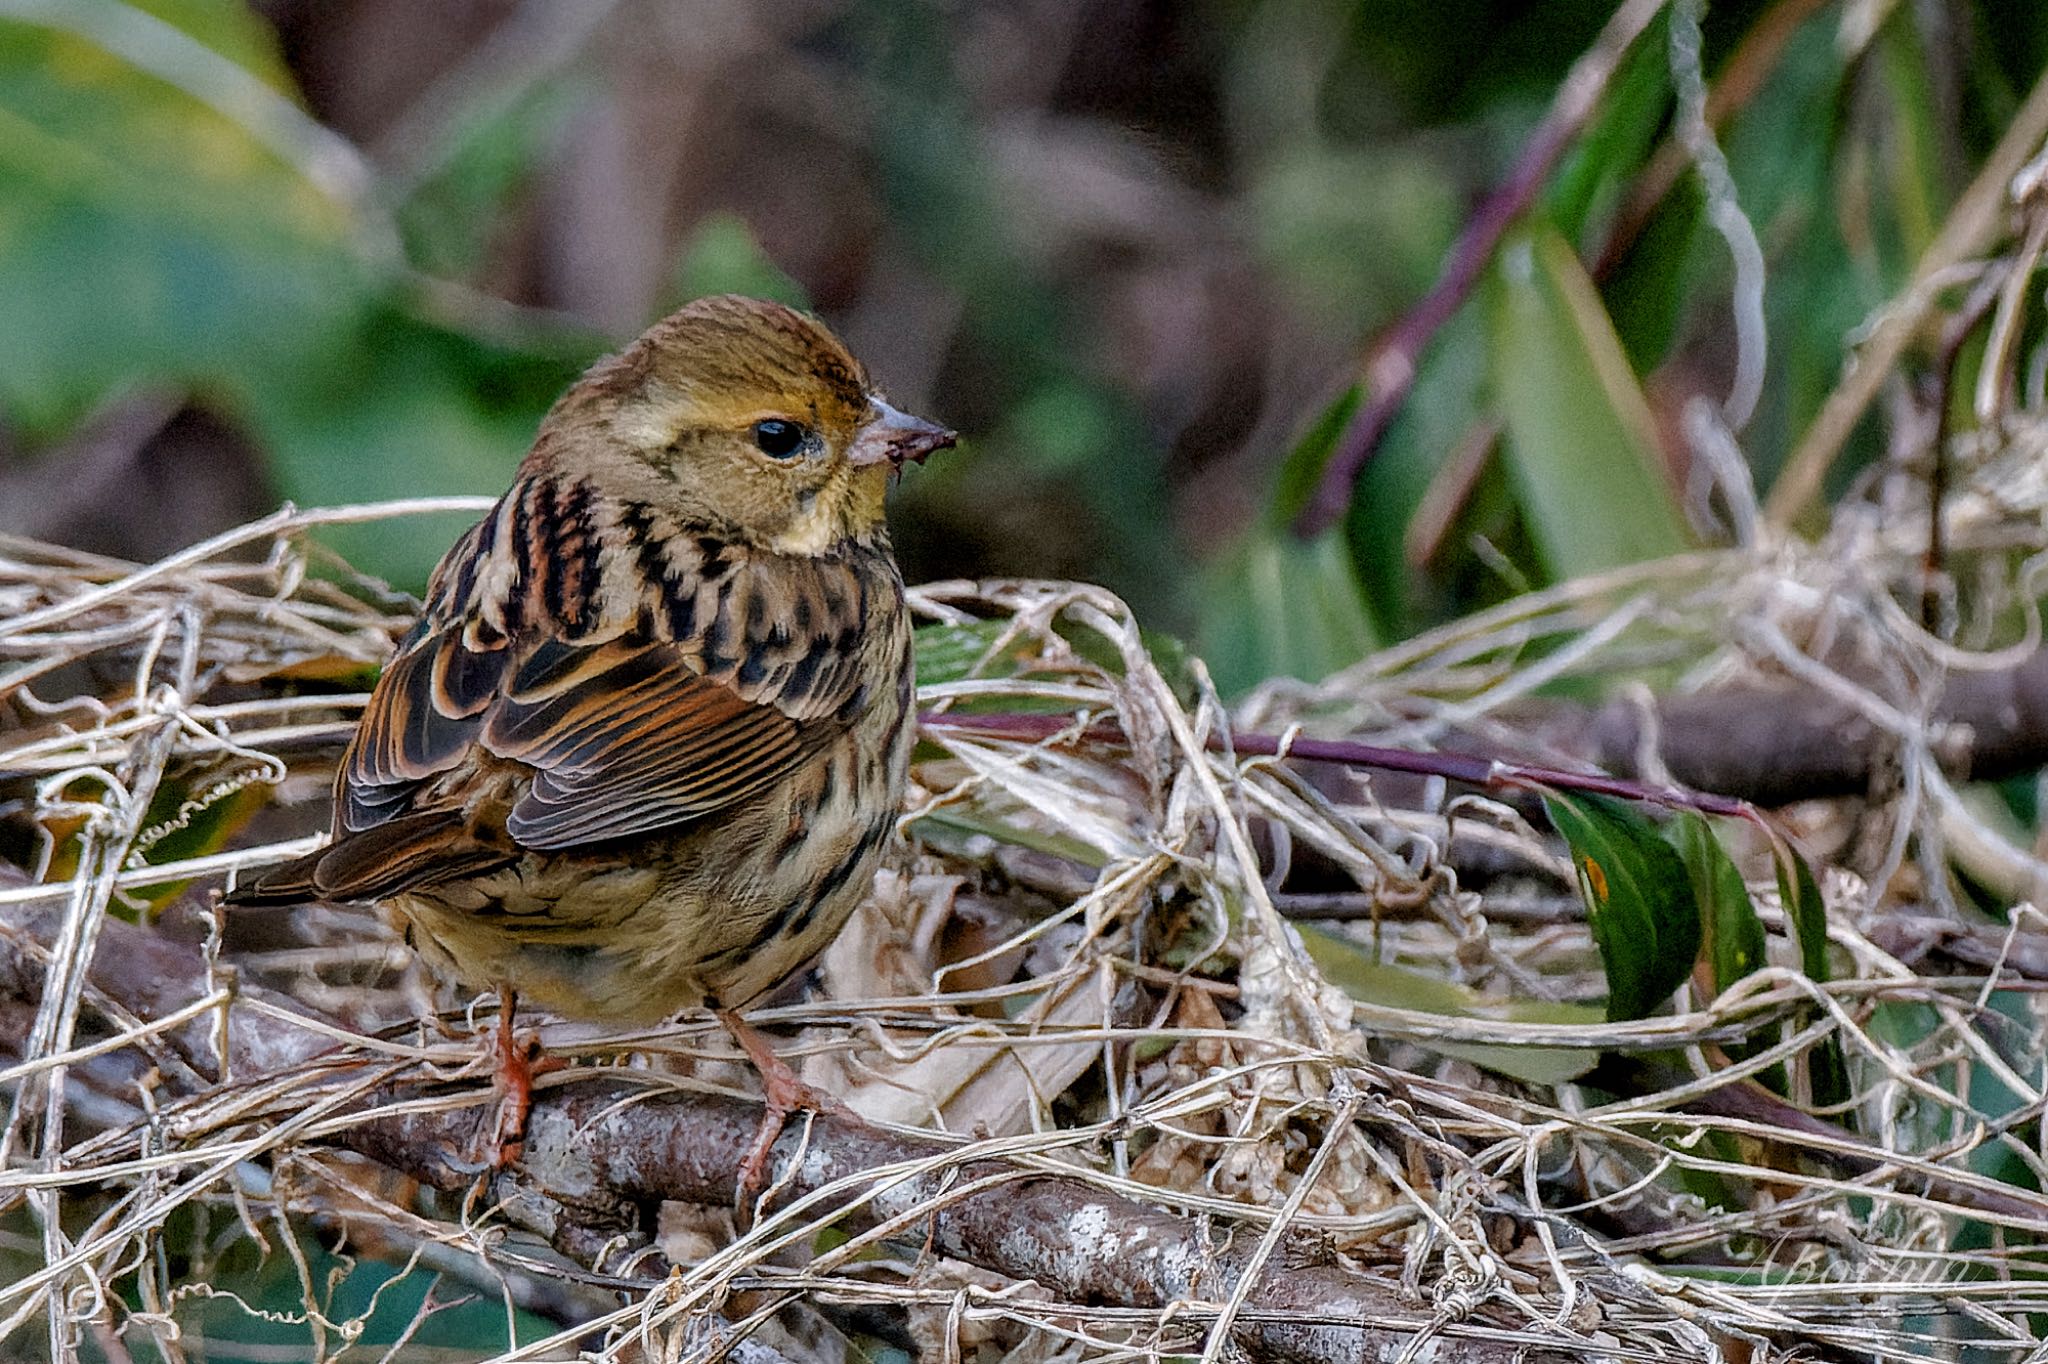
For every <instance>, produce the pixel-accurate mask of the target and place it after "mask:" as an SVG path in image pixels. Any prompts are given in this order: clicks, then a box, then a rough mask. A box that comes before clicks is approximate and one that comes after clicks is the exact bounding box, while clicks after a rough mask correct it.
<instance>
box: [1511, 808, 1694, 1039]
mask: <svg viewBox="0 0 2048 1364" xmlns="http://www.w3.org/2000/svg"><path fill="white" fill-rule="evenodd" d="M1543 804H1544V808H1545V809H1547V810H1548V811H1549V812H1550V822H1551V823H1552V824H1553V825H1555V826H1556V828H1557V831H1558V832H1559V833H1560V834H1562V835H1564V840H1565V843H1566V844H1567V845H1568V846H1569V847H1570V848H1571V854H1572V866H1573V868H1574V869H1575V870H1576V871H1577V872H1578V876H1579V890H1580V893H1581V894H1583V895H1584V896H1585V899H1586V911H1587V913H1588V915H1589V916H1590V918H1591V920H1592V927H1593V940H1594V942H1596V943H1597V944H1598V945H1599V947H1600V960H1601V962H1602V963H1603V964H1604V965H1605V966H1606V968H1607V1016H1608V1017H1609V1018H1611V1019H1616V1020H1620V1019H1629V1018H1643V1017H1645V1016H1647V1015H1648V1014H1649V1013H1650V1012H1651V1011H1652V1010H1654V1009H1656V1008H1658V1007H1660V1006H1661V1005H1662V1004H1663V1003H1664V1002H1665V1001H1666V1000H1667V999H1669V998H1670V997H1671V992H1672V991H1674V990H1676V989H1677V988H1678V987H1679V986H1680V985H1681V984H1683V983H1684V981H1685V978H1686V977H1687V976H1688V975H1690V974H1691V973H1692V967H1693V962H1694V961H1696V960H1697V959H1698V957H1699V953H1700V907H1699V901H1698V900H1697V899H1696V898H1695V896H1694V894H1693V887H1692V878H1691V876H1690V875H1689V874H1688V873H1687V871H1686V868H1685V863H1684V862H1682V861H1681V860H1680V859H1679V856H1678V854H1677V853H1676V852H1675V851H1673V849H1672V847H1671V845H1670V844H1669V843H1666V842H1665V841H1664V839H1663V838H1662V836H1661V835H1660V834H1659V833H1658V830H1657V826H1656V825H1655V824H1653V823H1651V822H1650V820H1649V818H1648V817H1647V816H1646V815H1644V814H1643V813H1642V812H1641V811H1640V810H1638V809H1636V808H1635V807H1634V806H1632V805H1630V804H1628V803H1627V802H1625V801H1620V800H1616V799H1614V798H1613V797H1611V796H1599V795H1593V794H1590V793H1587V792H1577V791H1574V792H1571V793H1569V794H1567V793H1565V792H1559V791H1546V792H1544V793H1543Z"/></svg>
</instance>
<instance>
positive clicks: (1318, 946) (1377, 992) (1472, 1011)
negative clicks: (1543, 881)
mask: <svg viewBox="0 0 2048 1364" xmlns="http://www.w3.org/2000/svg"><path fill="white" fill-rule="evenodd" d="M1296 930H1297V931H1298V932H1299V933H1300V934H1301V941H1302V944H1303V946H1305V947H1307V948H1308V954H1309V956H1310V957H1311V958H1313V959H1314V961H1315V963H1316V966H1317V967H1318V968H1319V969H1321V971H1322V973H1323V974H1324V975H1325V976H1327V977H1328V978H1329V979H1330V981H1331V983H1332V984H1334V985H1336V986H1337V987H1338V988H1340V989H1342V990H1343V991H1344V992H1345V993H1346V994H1348V995H1350V996H1351V997H1352V998H1353V999H1358V1000H1363V1001H1365V1002H1366V1003H1369V1004H1383V1005H1386V1006H1388V1007H1390V1008H1396V1009H1413V1010H1415V1011H1416V1012H1418V1013H1430V1014H1441V1015H1444V1016H1445V1017H1448V1018H1497V1019H1502V1020H1505V1021H1507V1022H1511V1023H1594V1022H1598V1021H1599V1018H1600V1011H1599V1010H1598V1009H1595V1008H1592V1007H1590V1006H1589V1005H1584V1004H1567V1003H1559V1002H1556V1001H1553V1000H1541V999H1525V1000H1506V1001H1501V1000H1491V999H1487V998H1486V997H1484V996H1482V995H1480V994H1479V993H1478V992H1476V991H1473V990H1468V989H1466V988H1465V987H1464V986H1462V985H1456V984H1453V983H1452V982H1450V981H1447V980H1444V979H1442V978H1441V977H1438V976H1431V975H1424V974H1423V973H1422V972H1420V971H1410V970H1408V969H1406V968H1405V967H1400V966H1389V965H1386V964H1385V963H1383V962H1379V961H1376V960H1374V959H1373V957H1372V956H1371V955H1370V954H1368V953H1367V952H1366V951H1365V950H1364V949H1363V948H1362V947H1360V946H1359V945H1358V944H1357V943H1355V942H1352V941H1351V940H1350V939H1349V938H1345V937H1341V936H1339V935H1337V934H1335V933H1331V932H1328V931H1326V930H1323V929H1319V928H1316V927H1314V926H1313V925H1309V924H1298V925H1296ZM1427 1046H1428V1047H1429V1049H1430V1050H1431V1051H1435V1052H1441V1053H1442V1054H1443V1055H1445V1056H1454V1057H1457V1058H1458V1059H1459V1060H1461V1061H1470V1062H1471V1063H1472V1064H1473V1065H1475V1066H1480V1067H1483V1068H1485V1069H1487V1070H1490V1071H1494V1072H1496V1073H1497V1074H1501V1075H1507V1076H1512V1077H1513V1078H1514V1079H1517V1080H1524V1081H1527V1082H1528V1083H1530V1084H1537V1085H1561V1084H1566V1083H1569V1082H1570V1081H1572V1080H1576V1079H1578V1078H1579V1077H1580V1076H1581V1075H1584V1074H1585V1073H1586V1072H1587V1071H1589V1070H1591V1069H1593V1067H1594V1066H1596V1065H1598V1064H1599V1062H1600V1053H1599V1052H1597V1051H1592V1050H1583V1049H1568V1048H1563V1047H1515V1046H1507V1045H1505V1044H1503V1045H1499V1046H1495V1045H1492V1044H1485V1043H1467V1042H1430V1043H1428V1044H1427Z"/></svg>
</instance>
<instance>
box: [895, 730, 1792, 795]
mask: <svg viewBox="0 0 2048 1364" xmlns="http://www.w3.org/2000/svg"><path fill="white" fill-rule="evenodd" d="M919 723H921V724H922V725H923V726H924V727H925V728H926V729H941V730H951V731H954V732H956V733H968V734H984V735H988V736H990V737H992V738H1002V739H1027V740H1028V739H1050V738H1054V737H1056V736H1058V735H1062V734H1068V733H1071V732H1073V731H1074V727H1075V726H1074V720H1073V717H1071V716H1065V715H1034V714H1028V713H1024V714H973V715H957V714H953V713H951V712H934V711H927V712H926V713H925V714H923V715H922V716H920V717H919ZM1082 734H1083V735H1085V737H1087V738H1089V739H1091V740H1096V741H1099V742H1119V741H1121V738H1122V731H1121V730H1119V729H1118V728H1117V727H1116V726H1115V725H1114V723H1112V722H1109V721H1100V722H1097V723H1096V724H1094V725H1091V726H1089V727H1088V728H1087V729H1086V730H1084V731H1082ZM1207 746H1208V748H1209V749H1210V751H1211V752H1226V751H1229V752H1236V753H1241V754H1249V755H1251V756H1253V757H1265V758H1298V759H1301V760H1302V761H1304V762H1326V763H1339V764H1342V765H1343V766H1346V767H1374V768H1378V769H1380V770H1381V771H1385V772H1407V773H1412V774H1414V775H1416V776H1423V777H1442V778H1443V779H1444V780H1446V781H1456V782H1464V783H1466V784H1467V785H1471V786H1477V787H1480V788H1482V789H1483V790H1488V791H1526V790H1535V789H1542V788H1555V789H1557V790H1561V791H1587V792H1593V793H1597V794H1600V795H1608V796H1619V797H1620V798H1622V799H1623V800H1640V801H1647V802H1649V803H1651V804H1653V805H1666V806H1670V807H1671V808H1673V809H1678V810H1697V811H1699V812H1700V813H1702V814H1708V815H1725V816H1728V817H1729V818H1732V819H1746V820H1750V821H1752V822H1756V821H1758V820H1759V819H1760V818H1761V816H1760V815H1759V814H1758V812H1757V810H1756V808H1755V807H1754V806H1752V805H1750V804H1749V803H1748V802H1747V801H1741V800H1730V799H1728V798H1727V797H1724V796H1716V795H1709V794H1707V793H1705V792H1702V791H1681V790H1679V789H1678V788H1677V787H1673V786H1655V785H1651V784H1649V783H1647V782H1639V781H1629V780H1626V779H1624V778H1621V777H1610V776H1608V775H1607V774H1606V773H1604V772H1571V771H1567V770H1565V769H1564V768H1560V767H1544V766H1540V765H1537V764H1533V763H1518V762H1508V761H1504V760H1502V759H1498V758H1479V757H1473V756H1472V755H1470V754H1465V753H1432V752H1425V751H1423V750H1420V749H1412V748H1382V747H1380V746H1378V745H1376V744H1360V743H1352V742H1351V741H1349V740H1346V739H1311V738H1305V737H1302V736H1293V737H1287V736H1281V735H1274V734H1232V735H1230V736H1228V738H1227V739H1226V738H1225V737H1224V736H1222V735H1218V734H1211V735H1210V736H1209V737H1208V741H1207Z"/></svg>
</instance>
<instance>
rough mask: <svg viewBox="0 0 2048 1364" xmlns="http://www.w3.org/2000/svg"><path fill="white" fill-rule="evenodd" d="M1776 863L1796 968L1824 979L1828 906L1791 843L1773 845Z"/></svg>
mask: <svg viewBox="0 0 2048 1364" xmlns="http://www.w3.org/2000/svg"><path fill="white" fill-rule="evenodd" d="M1775 852H1776V857H1777V864H1778V896H1779V898H1780V899H1782V900H1783V901H1784V902H1785V919H1786V922H1788V923H1790V924H1791V925H1792V938H1793V941H1794V942H1796V943H1798V944H1799V969H1800V970H1802V971H1804V972H1805V973H1806V977H1807V979H1808V980H1813V981H1824V980H1826V979H1828V906H1827V901H1825V900H1823V899H1821V895H1820V883H1819V882H1818V881H1816V880H1814V877H1813V868H1812V867H1810V866H1808V865H1807V864H1806V859H1805V858H1803V857H1801V856H1800V855H1799V850H1798V849H1797V848H1794V847H1793V846H1792V845H1791V843H1789V842H1786V841H1784V840H1780V841H1779V842H1778V844H1777V846H1776V848H1775Z"/></svg>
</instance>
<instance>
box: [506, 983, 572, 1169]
mask: <svg viewBox="0 0 2048 1364" xmlns="http://www.w3.org/2000/svg"><path fill="white" fill-rule="evenodd" d="M515 1008H516V1005H514V1004H513V1002H512V1001H511V1000H510V999H509V998H508V999H507V1000H506V1002H505V1006H504V1007H503V1008H502V1009H500V1010H499V1011H498V1026H497V1027H496V1028H495V1029H493V1030H492V1033H491V1052H492V1065H493V1079H494V1080H495V1083H496V1087H497V1090H498V1107H497V1110H496V1119H495V1121H494V1122H493V1123H492V1124H491V1159H490V1164H491V1168H492V1169H493V1170H506V1169H510V1168H511V1167H512V1166H514V1165H516V1164H518V1163H519V1158H520V1156H522V1155H524V1154H525V1152H526V1120H527V1118H528V1116H529V1115H531V1114H532V1112H533V1082H534V1081H535V1080H536V1079H538V1078H539V1077H540V1076H543V1075H546V1074H548V1073H550V1072H552V1071H557V1070H561V1069H563V1068H565V1067H566V1066H567V1065H568V1063H567V1062H566V1061H563V1060H561V1059H559V1058H558V1057H553V1056H549V1055H547V1054H545V1053H544V1052H543V1051H542V1050H541V1045H540V1038H539V1036H538V1035H536V1034H534V1033H527V1034H525V1035H524V1036H522V1035H520V1034H519V1032H518V1031H517V1030H516V1029H515V1028H514V1027H513V1023H512V1019H513V1013H514V1010H515Z"/></svg>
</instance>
